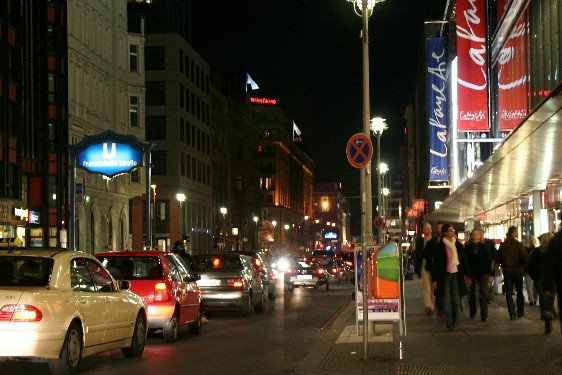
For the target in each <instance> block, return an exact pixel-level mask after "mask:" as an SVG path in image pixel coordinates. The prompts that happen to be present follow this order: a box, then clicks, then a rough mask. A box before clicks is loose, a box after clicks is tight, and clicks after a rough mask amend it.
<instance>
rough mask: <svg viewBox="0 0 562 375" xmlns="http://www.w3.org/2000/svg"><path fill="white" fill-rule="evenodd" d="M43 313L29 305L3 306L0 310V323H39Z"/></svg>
mask: <svg viewBox="0 0 562 375" xmlns="http://www.w3.org/2000/svg"><path fill="white" fill-rule="evenodd" d="M42 319H43V313H42V312H41V310H39V309H38V308H37V307H35V306H31V305H21V304H18V305H4V306H2V308H1V309H0V321H12V322H39V321H41V320H42Z"/></svg>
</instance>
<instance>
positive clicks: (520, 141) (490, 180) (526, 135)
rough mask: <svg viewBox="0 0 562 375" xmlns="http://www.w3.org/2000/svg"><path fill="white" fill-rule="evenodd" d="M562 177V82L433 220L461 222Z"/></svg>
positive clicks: (462, 185) (433, 213) (544, 186)
mask: <svg viewBox="0 0 562 375" xmlns="http://www.w3.org/2000/svg"><path fill="white" fill-rule="evenodd" d="M561 177H562V85H559V86H558V87H557V89H556V90H554V92H553V93H552V95H551V96H550V97H549V98H548V99H546V100H545V102H544V103H543V105H541V106H540V107H539V108H538V109H537V110H535V112H533V113H532V114H531V115H529V117H528V118H527V119H526V120H525V122H524V123H523V124H521V125H520V126H519V127H518V128H517V129H515V130H514V131H513V132H512V133H511V134H510V135H509V136H508V137H507V139H506V140H505V141H504V142H503V143H502V145H501V146H500V147H499V148H498V149H497V150H496V151H495V152H494V153H493V154H492V155H491V156H490V157H489V158H488V159H487V160H486V161H485V162H484V164H483V165H482V166H481V167H480V168H478V169H477V170H476V171H475V172H474V174H473V175H472V176H471V177H470V178H468V179H467V180H466V181H464V182H463V183H462V184H461V185H460V186H459V188H458V189H456V190H455V191H454V192H453V193H452V194H450V195H449V196H448V197H447V199H445V201H444V202H443V204H442V205H441V207H440V208H439V209H438V210H435V211H434V212H432V213H431V214H430V215H429V219H430V220H432V221H436V220H441V221H445V222H457V223H458V222H463V221H465V220H468V219H472V218H474V217H475V216H477V215H478V214H480V213H482V212H485V211H488V210H490V209H493V208H495V207H497V206H500V205H502V204H504V203H506V202H508V201H510V200H512V199H514V198H516V197H518V196H520V195H522V194H525V193H527V192H529V191H533V190H543V189H545V188H546V184H547V182H548V181H549V180H552V181H556V180H558V179H560V178H561Z"/></svg>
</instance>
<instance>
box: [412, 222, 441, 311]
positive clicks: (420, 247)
mask: <svg viewBox="0 0 562 375" xmlns="http://www.w3.org/2000/svg"><path fill="white" fill-rule="evenodd" d="M436 246H437V240H436V238H435V237H433V233H432V228H431V224H430V223H424V224H423V232H422V235H421V236H419V237H418V238H417V240H416V243H415V249H414V259H415V264H414V267H415V271H416V274H417V275H418V278H421V279H422V283H423V304H424V307H425V311H426V313H427V315H431V314H432V313H433V309H434V308H435V294H434V293H433V287H432V281H431V262H432V259H433V252H434V249H435V247H436Z"/></svg>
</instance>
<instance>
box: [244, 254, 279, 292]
mask: <svg viewBox="0 0 562 375" xmlns="http://www.w3.org/2000/svg"><path fill="white" fill-rule="evenodd" d="M235 253H237V254H244V255H248V256H249V257H250V258H252V264H253V265H254V268H255V269H256V271H258V272H259V273H260V274H261V278H262V280H263V286H264V289H265V290H266V294H267V297H268V298H269V300H270V301H273V300H274V299H275V295H276V293H277V286H276V284H277V282H276V281H277V280H276V279H277V278H276V276H275V271H274V270H273V267H271V264H270V263H269V260H268V259H267V256H266V255H265V253H263V252H259V251H240V252H235Z"/></svg>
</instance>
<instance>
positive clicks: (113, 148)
mask: <svg viewBox="0 0 562 375" xmlns="http://www.w3.org/2000/svg"><path fill="white" fill-rule="evenodd" d="M116 155H117V145H116V144H115V143H112V144H111V154H110V153H108V152H107V143H104V144H103V157H104V158H106V159H115V156H116Z"/></svg>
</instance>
